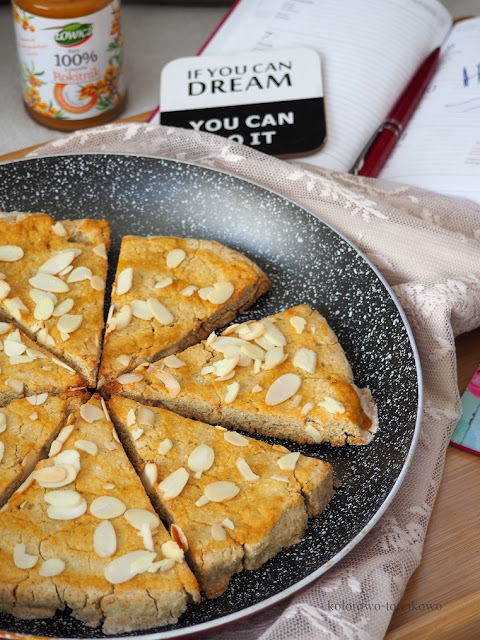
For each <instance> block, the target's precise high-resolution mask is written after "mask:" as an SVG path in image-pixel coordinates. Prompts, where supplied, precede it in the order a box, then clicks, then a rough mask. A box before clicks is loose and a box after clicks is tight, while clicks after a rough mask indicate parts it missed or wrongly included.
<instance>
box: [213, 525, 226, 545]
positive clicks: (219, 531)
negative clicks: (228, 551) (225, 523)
mask: <svg viewBox="0 0 480 640" xmlns="http://www.w3.org/2000/svg"><path fill="white" fill-rule="evenodd" d="M210 532H211V534H212V538H213V539H214V540H216V541H217V542H222V541H223V540H226V539H227V532H226V531H225V529H224V528H223V527H222V526H221V525H219V524H216V523H215V524H212V526H211V528H210Z"/></svg>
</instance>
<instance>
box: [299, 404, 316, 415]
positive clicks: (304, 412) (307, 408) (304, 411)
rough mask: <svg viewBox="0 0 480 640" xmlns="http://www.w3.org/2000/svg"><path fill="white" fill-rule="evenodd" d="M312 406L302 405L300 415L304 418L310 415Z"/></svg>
mask: <svg viewBox="0 0 480 640" xmlns="http://www.w3.org/2000/svg"><path fill="white" fill-rule="evenodd" d="M314 406H315V405H314V404H313V402H306V403H305V404H304V405H303V407H302V410H301V412H300V413H301V414H302V416H306V415H308V414H309V413H310V411H311V410H312V409H313V407H314Z"/></svg>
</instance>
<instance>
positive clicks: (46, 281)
mask: <svg viewBox="0 0 480 640" xmlns="http://www.w3.org/2000/svg"><path fill="white" fill-rule="evenodd" d="M28 282H29V283H30V284H31V285H32V287H34V288H35V289H40V291H50V292H52V293H66V292H67V291H69V287H68V285H67V284H66V283H65V282H64V281H63V280H60V278H57V276H52V275H50V274H49V273H37V274H36V275H34V276H33V278H30V280H29V281H28Z"/></svg>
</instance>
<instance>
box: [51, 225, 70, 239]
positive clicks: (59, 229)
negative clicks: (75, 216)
mask: <svg viewBox="0 0 480 640" xmlns="http://www.w3.org/2000/svg"><path fill="white" fill-rule="evenodd" d="M52 231H53V233H54V234H55V235H57V236H59V237H60V238H64V237H65V236H66V235H67V231H66V229H65V227H64V226H63V224H62V223H61V222H56V223H55V224H53V225H52Z"/></svg>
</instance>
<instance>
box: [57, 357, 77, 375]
mask: <svg viewBox="0 0 480 640" xmlns="http://www.w3.org/2000/svg"><path fill="white" fill-rule="evenodd" d="M52 362H54V363H55V364H58V366H59V367H63V368H64V369H66V370H67V371H70V373H76V371H75V369H72V367H70V366H69V365H68V364H66V363H65V362H62V361H61V360H59V359H58V358H52Z"/></svg>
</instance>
